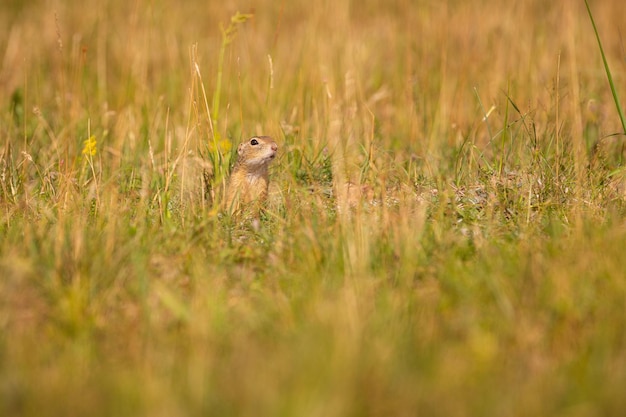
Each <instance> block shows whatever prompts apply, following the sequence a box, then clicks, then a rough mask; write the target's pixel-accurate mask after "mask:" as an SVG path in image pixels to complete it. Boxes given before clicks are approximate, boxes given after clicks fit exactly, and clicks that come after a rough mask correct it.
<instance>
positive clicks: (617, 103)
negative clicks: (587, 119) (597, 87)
mask: <svg viewBox="0 0 626 417" xmlns="http://www.w3.org/2000/svg"><path fill="white" fill-rule="evenodd" d="M585 6H587V12H588V13H589V19H590V20H591V25H592V26H593V31H594V33H595V34H596V39H597V40H598V46H599V47H600V54H601V55H602V61H603V62H604V69H605V71H606V77H607V78H608V80H609V85H610V86H611V93H613V100H614V101H615V107H617V112H618V113H619V118H620V121H621V122H622V129H623V131H624V133H626V119H624V112H623V111H622V106H621V104H620V101H619V98H618V97H617V90H616V89H615V83H614V82H613V76H612V75H611V69H610V68H609V63H608V62H607V60H606V55H605V54H604V48H602V41H600V35H599V34H598V28H597V27H596V22H595V20H593V14H591V8H590V7H589V2H588V1H587V0H585Z"/></svg>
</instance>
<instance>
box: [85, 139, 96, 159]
mask: <svg viewBox="0 0 626 417" xmlns="http://www.w3.org/2000/svg"><path fill="white" fill-rule="evenodd" d="M97 144H98V142H97V141H96V137H95V136H91V137H90V138H89V139H87V140H86V141H84V142H83V155H85V156H95V155H96V151H97V148H96V145H97Z"/></svg>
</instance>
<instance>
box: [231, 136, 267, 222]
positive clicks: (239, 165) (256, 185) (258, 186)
mask: <svg viewBox="0 0 626 417" xmlns="http://www.w3.org/2000/svg"><path fill="white" fill-rule="evenodd" d="M254 143H256V144H254ZM277 151H278V145H277V144H276V142H274V140H273V139H272V138H271V137H269V136H253V137H251V138H250V139H248V140H247V141H245V142H243V143H241V144H240V145H239V147H238V148H237V162H236V163H235V166H234V167H233V171H232V173H231V174H230V180H229V181H228V190H227V192H226V208H227V209H229V210H237V209H239V208H240V207H242V205H250V204H257V205H259V206H260V205H261V204H262V203H263V202H264V201H265V199H266V198H267V190H268V187H269V172H268V167H269V164H270V162H272V160H273V159H274V157H275V156H276V152H277Z"/></svg>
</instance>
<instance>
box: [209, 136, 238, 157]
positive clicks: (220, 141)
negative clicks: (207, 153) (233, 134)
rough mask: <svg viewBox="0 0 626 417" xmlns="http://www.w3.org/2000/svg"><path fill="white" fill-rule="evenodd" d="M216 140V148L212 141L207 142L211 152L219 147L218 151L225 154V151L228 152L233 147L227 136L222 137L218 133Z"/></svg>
mask: <svg viewBox="0 0 626 417" xmlns="http://www.w3.org/2000/svg"><path fill="white" fill-rule="evenodd" d="M216 142H217V149H215V145H214V144H213V141H210V142H209V149H210V150H211V152H216V151H217V150H218V149H219V151H220V152H221V153H222V154H225V153H228V152H230V150H231V149H232V147H233V144H232V143H231V141H230V140H229V139H228V138H222V137H220V136H219V135H218V137H217V140H216Z"/></svg>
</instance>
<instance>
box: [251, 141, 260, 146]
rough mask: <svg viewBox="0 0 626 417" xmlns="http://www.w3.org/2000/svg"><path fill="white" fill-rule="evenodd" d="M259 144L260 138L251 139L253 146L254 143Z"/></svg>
mask: <svg viewBox="0 0 626 417" xmlns="http://www.w3.org/2000/svg"><path fill="white" fill-rule="evenodd" d="M258 144H259V141H258V140H256V139H252V140H251V141H250V145H252V146H254V145H258Z"/></svg>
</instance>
